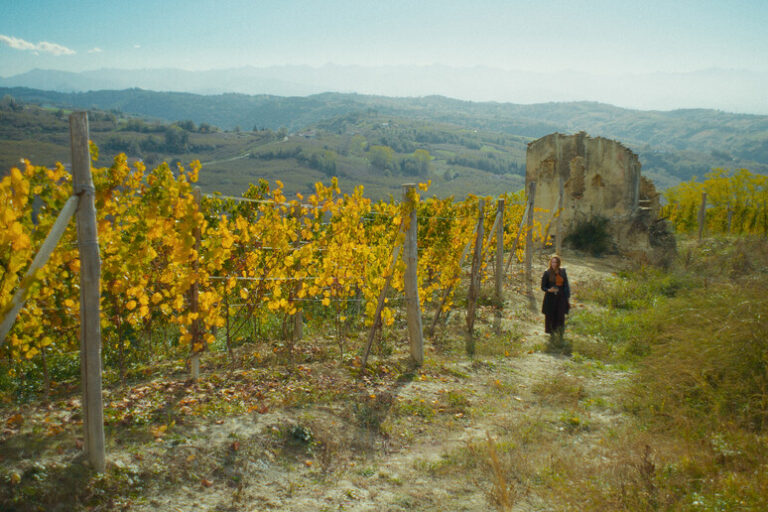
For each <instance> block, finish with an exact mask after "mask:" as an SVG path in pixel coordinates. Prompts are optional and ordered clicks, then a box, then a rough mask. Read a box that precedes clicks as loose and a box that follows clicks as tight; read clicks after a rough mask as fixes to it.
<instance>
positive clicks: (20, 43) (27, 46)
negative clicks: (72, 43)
mask: <svg viewBox="0 0 768 512" xmlns="http://www.w3.org/2000/svg"><path fill="white" fill-rule="evenodd" d="M0 43H5V44H7V45H8V46H10V47H11V48H13V49H14V50H31V51H34V52H44V53H50V54H53V55H57V56H58V55H74V53H75V51H74V50H70V49H69V48H67V47H66V46H62V45H60V44H56V43H49V42H47V41H41V42H39V43H30V42H29V41H25V40H24V39H19V38H18V37H13V36H5V35H2V34H0Z"/></svg>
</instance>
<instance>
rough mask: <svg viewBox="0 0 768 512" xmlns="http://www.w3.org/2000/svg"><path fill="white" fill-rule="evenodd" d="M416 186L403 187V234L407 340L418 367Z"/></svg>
mask: <svg viewBox="0 0 768 512" xmlns="http://www.w3.org/2000/svg"><path fill="white" fill-rule="evenodd" d="M417 193H418V192H417V191H416V184H415V183H406V184H404V185H403V202H404V203H405V208H406V210H405V211H406V213H407V215H408V231H406V233H405V251H404V252H403V259H404V260H405V300H406V308H407V321H408V338H409V339H410V341H411V358H412V359H413V362H414V363H415V364H417V365H418V366H421V365H422V364H423V363H424V335H423V333H422V326H421V304H420V302H419V283H418V265H419V249H418V245H417V240H418V239H417V236H418V227H419V226H418V219H417V217H416V194H417Z"/></svg>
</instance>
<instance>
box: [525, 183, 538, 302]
mask: <svg viewBox="0 0 768 512" xmlns="http://www.w3.org/2000/svg"><path fill="white" fill-rule="evenodd" d="M535 198H536V182H535V181H532V182H531V183H530V184H529V185H528V218H527V220H526V233H525V286H526V294H527V295H528V307H529V308H530V309H531V311H536V300H535V299H534V297H533V279H532V277H531V265H532V262H533V205H534V202H535Z"/></svg>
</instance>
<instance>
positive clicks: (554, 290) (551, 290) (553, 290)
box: [547, 286, 558, 293]
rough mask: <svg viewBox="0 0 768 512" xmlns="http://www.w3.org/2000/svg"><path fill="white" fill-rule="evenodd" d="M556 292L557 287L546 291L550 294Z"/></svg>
mask: <svg viewBox="0 0 768 512" xmlns="http://www.w3.org/2000/svg"><path fill="white" fill-rule="evenodd" d="M557 290H558V288H557V286H553V287H552V288H550V289H549V290H547V291H548V292H550V293H557Z"/></svg>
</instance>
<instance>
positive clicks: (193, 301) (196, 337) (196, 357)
mask: <svg viewBox="0 0 768 512" xmlns="http://www.w3.org/2000/svg"><path fill="white" fill-rule="evenodd" d="M192 195H193V197H194V199H195V204H196V205H197V210H198V211H200V187H195V188H194V189H193V190H192ZM200 238H201V233H200V225H199V224H196V225H195V253H196V256H195V261H194V262H193V263H192V270H193V274H194V276H195V280H194V282H193V283H192V287H191V288H190V290H189V309H190V311H191V312H192V313H193V314H196V315H197V316H196V317H195V319H194V320H192V333H191V334H192V355H191V356H190V360H189V376H190V378H191V379H192V380H193V381H194V380H197V379H199V378H200V352H202V350H203V346H202V345H203V344H202V335H201V334H202V333H201V332H200V316H199V315H200V307H199V302H200V301H199V296H200V287H199V284H198V279H199V277H198V275H197V274H198V270H199V268H200Z"/></svg>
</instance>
